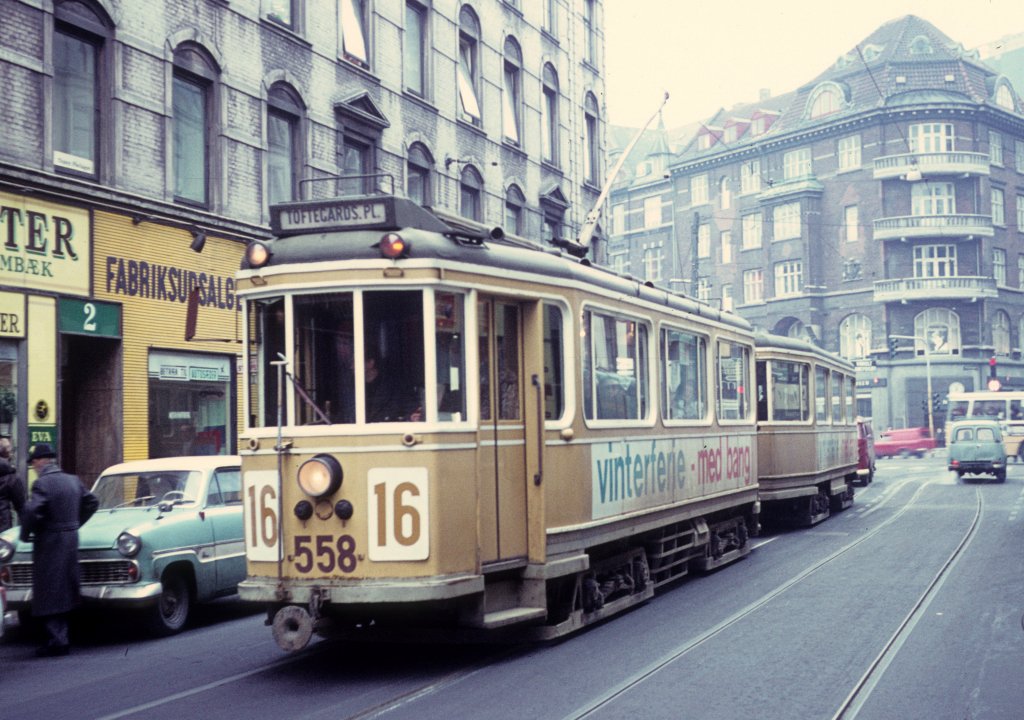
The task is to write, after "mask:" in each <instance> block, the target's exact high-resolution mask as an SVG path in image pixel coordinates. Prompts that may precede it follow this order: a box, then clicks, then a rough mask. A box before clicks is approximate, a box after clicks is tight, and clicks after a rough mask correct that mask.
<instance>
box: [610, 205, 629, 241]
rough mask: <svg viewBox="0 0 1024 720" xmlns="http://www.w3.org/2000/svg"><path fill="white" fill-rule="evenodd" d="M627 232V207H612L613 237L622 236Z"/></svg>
mask: <svg viewBox="0 0 1024 720" xmlns="http://www.w3.org/2000/svg"><path fill="white" fill-rule="evenodd" d="M624 232H626V205H625V203H619V204H618V205H612V235H621V234H622V233H624Z"/></svg>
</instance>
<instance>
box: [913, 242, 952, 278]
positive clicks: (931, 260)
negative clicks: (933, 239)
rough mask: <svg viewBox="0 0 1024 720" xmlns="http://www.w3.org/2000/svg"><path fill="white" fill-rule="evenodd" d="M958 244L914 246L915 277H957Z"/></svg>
mask: <svg viewBox="0 0 1024 720" xmlns="http://www.w3.org/2000/svg"><path fill="white" fill-rule="evenodd" d="M956 267H957V263H956V245H917V246H915V247H914V277H916V278H935V277H955V276H956V274H957V272H956Z"/></svg>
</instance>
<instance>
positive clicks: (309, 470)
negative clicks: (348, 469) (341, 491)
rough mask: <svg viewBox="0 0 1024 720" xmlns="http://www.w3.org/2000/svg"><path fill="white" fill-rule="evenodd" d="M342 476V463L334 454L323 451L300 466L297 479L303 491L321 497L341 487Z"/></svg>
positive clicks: (311, 495)
mask: <svg viewBox="0 0 1024 720" xmlns="http://www.w3.org/2000/svg"><path fill="white" fill-rule="evenodd" d="M341 478H342V471H341V463H339V462H338V460H337V459H336V458H335V457H334V456H333V455H327V454H324V453H321V454H320V455H314V456H313V457H311V458H310V459H309V460H307V461H306V462H304V463H302V465H300V466H299V472H298V477H297V480H298V482H299V487H300V488H301V489H302V492H304V493H306V494H307V495H309V496H310V497H314V498H318V499H319V498H322V497H327V496H328V495H332V494H334V493H335V492H336V491H337V490H338V488H339V487H341Z"/></svg>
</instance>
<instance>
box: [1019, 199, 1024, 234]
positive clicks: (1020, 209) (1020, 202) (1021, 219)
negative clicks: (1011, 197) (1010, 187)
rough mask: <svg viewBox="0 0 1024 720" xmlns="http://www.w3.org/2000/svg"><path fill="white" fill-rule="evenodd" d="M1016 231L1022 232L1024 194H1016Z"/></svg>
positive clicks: (1023, 226)
mask: <svg viewBox="0 0 1024 720" xmlns="http://www.w3.org/2000/svg"><path fill="white" fill-rule="evenodd" d="M1017 232H1024V195H1018V196H1017Z"/></svg>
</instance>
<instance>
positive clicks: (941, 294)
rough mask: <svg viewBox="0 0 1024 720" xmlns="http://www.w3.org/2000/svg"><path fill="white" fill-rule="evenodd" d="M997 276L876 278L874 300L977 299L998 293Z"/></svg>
mask: <svg viewBox="0 0 1024 720" xmlns="http://www.w3.org/2000/svg"><path fill="white" fill-rule="evenodd" d="M998 294H999V293H998V291H997V290H996V281H995V278H990V277H971V276H962V275H961V276H957V277H935V278H901V279H898V280H877V281H876V282H875V302H906V301H910V300H971V301H974V300H977V299H978V298H994V297H997V296H998Z"/></svg>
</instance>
